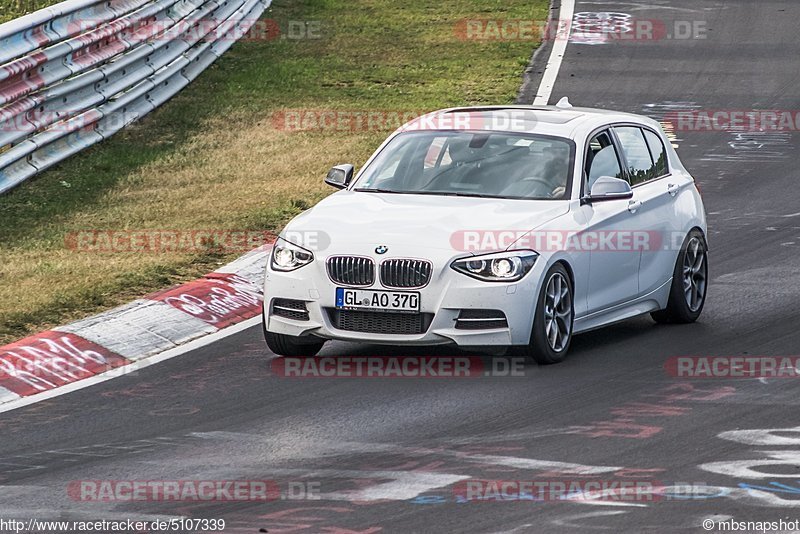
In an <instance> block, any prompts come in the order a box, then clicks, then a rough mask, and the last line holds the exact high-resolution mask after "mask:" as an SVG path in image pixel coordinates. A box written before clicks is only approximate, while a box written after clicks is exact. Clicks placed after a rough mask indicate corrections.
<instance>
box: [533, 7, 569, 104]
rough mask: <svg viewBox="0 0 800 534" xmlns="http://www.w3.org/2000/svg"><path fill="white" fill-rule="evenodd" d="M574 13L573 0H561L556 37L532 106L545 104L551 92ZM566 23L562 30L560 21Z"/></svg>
mask: <svg viewBox="0 0 800 534" xmlns="http://www.w3.org/2000/svg"><path fill="white" fill-rule="evenodd" d="M574 13H575V0H561V7H560V8H559V11H558V19H557V24H558V26H557V28H556V38H555V39H554V40H553V48H552V49H551V50H550V58H549V59H548V60H547V65H546V66H545V68H544V74H543V75H542V81H541V82H540V83H539V90H538V91H536V98H534V99H533V105H534V106H546V105H547V101H548V100H550V95H551V94H552V93H553V87H554V86H555V84H556V79H557V78H558V71H559V70H560V69H561V61H562V60H563V59H564V54H565V53H566V51H567V43H568V42H569V35H570V32H571V31H572V15H573V14H574ZM562 21H564V24H565V25H566V26H565V27H564V29H563V31H562V28H561V22H562Z"/></svg>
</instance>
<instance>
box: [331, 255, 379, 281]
mask: <svg viewBox="0 0 800 534" xmlns="http://www.w3.org/2000/svg"><path fill="white" fill-rule="evenodd" d="M326 265H327V268H328V276H329V277H330V279H331V280H333V281H334V282H335V283H337V284H342V285H346V286H371V285H372V284H373V283H375V262H374V261H372V260H371V259H370V258H362V257H360V256H331V257H330V258H328V261H327V263H326Z"/></svg>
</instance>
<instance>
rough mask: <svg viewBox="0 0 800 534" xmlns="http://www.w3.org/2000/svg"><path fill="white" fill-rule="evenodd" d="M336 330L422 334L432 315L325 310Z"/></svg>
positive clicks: (427, 326)
mask: <svg viewBox="0 0 800 534" xmlns="http://www.w3.org/2000/svg"><path fill="white" fill-rule="evenodd" d="M327 312H328V317H329V318H330V320H331V323H332V324H333V327H334V328H336V329H337V330H347V331H350V332H367V333H372V334H401V335H414V334H424V333H425V332H427V331H428V328H429V327H430V325H431V322H433V314H432V313H387V312H376V311H360V310H337V309H333V308H327Z"/></svg>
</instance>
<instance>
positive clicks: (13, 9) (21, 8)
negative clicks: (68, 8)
mask: <svg viewBox="0 0 800 534" xmlns="http://www.w3.org/2000/svg"><path fill="white" fill-rule="evenodd" d="M56 3H58V2H56V1H54V0H2V1H0V24H2V23H3V22H8V21H9V20H11V19H15V18H17V17H21V16H23V15H27V14H28V13H33V12H34V11H38V10H39V9H42V8H44V7H48V6H51V5H53V4H56Z"/></svg>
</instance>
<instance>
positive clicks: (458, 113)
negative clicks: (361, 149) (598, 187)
mask: <svg viewBox="0 0 800 534" xmlns="http://www.w3.org/2000/svg"><path fill="white" fill-rule="evenodd" d="M615 122H633V123H637V124H645V125H649V126H651V127H656V128H657V123H656V122H655V121H653V120H652V119H650V118H648V117H645V116H642V115H636V114H633V113H625V112H621V111H612V110H606V109H597V108H582V107H561V106H533V105H500V106H471V107H457V108H447V109H441V110H437V111H434V112H431V113H428V114H426V115H423V116H422V117H418V118H417V119H415V120H413V121H410V122H409V123H408V124H407V125H406V126H404V127H402V128H401V130H406V129H425V130H452V129H456V130H458V129H476V130H487V131H497V132H526V133H535V134H542V135H554V136H559V137H570V138H575V137H578V136H579V134H582V133H588V132H589V131H592V130H595V129H597V128H599V127H602V126H604V125H606V124H610V123H615Z"/></svg>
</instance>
